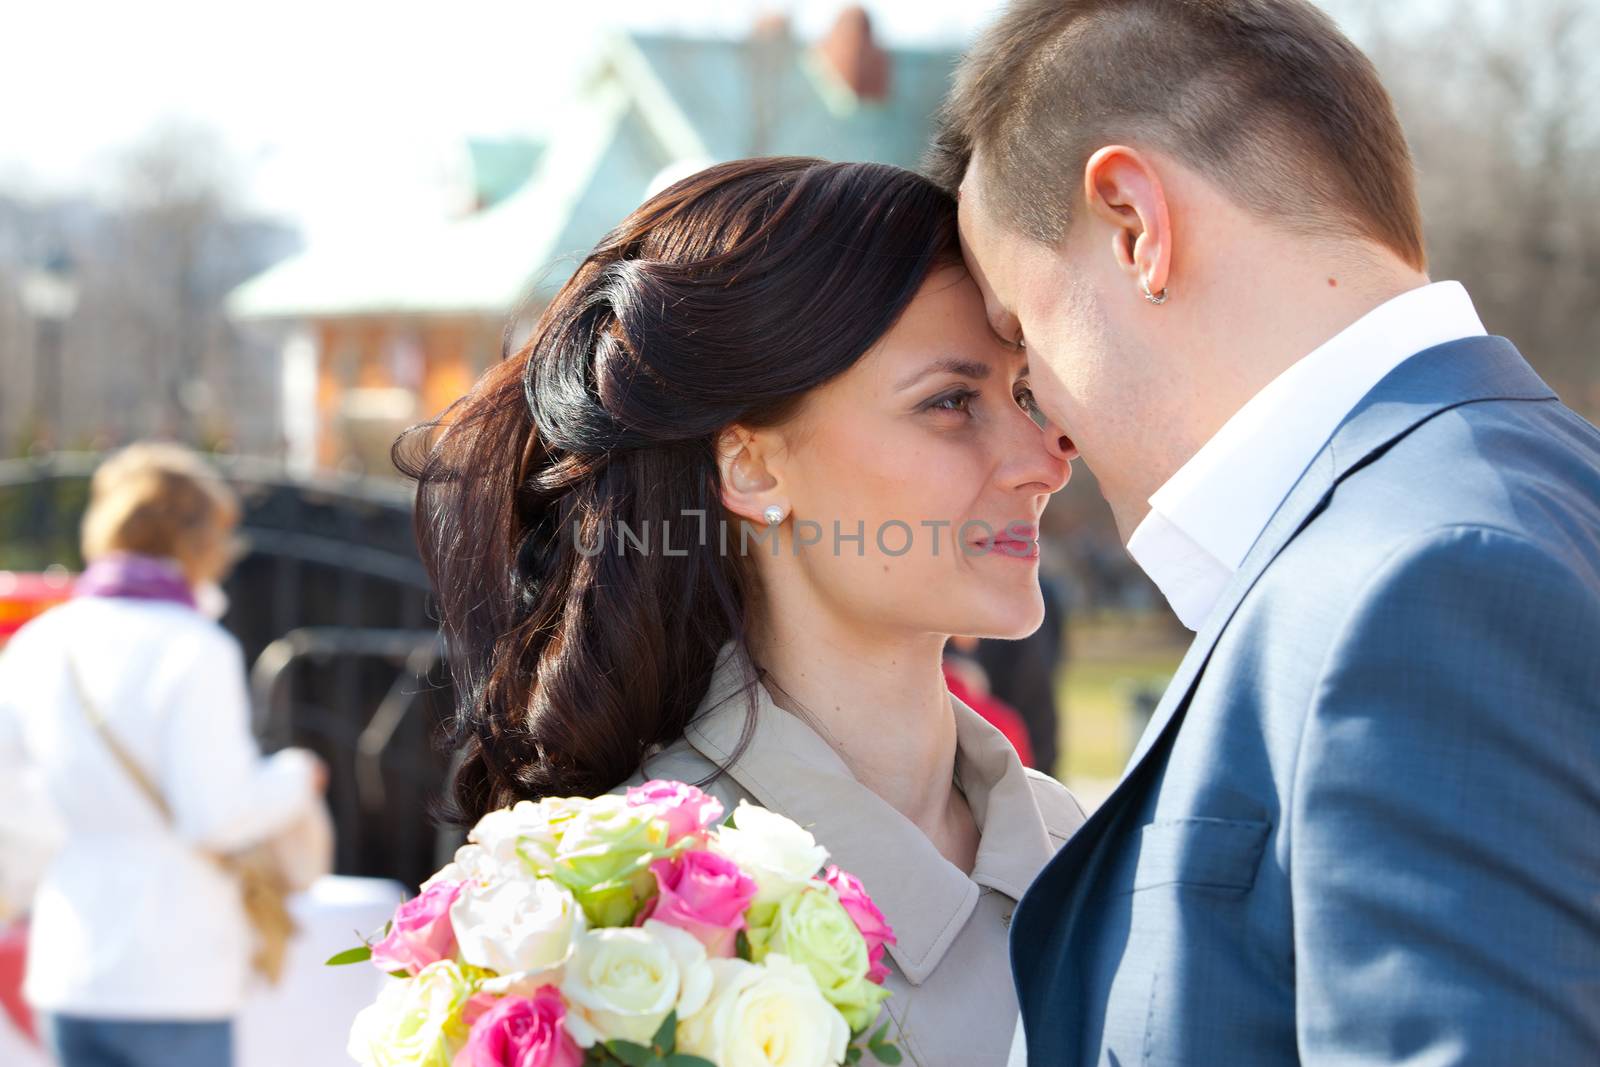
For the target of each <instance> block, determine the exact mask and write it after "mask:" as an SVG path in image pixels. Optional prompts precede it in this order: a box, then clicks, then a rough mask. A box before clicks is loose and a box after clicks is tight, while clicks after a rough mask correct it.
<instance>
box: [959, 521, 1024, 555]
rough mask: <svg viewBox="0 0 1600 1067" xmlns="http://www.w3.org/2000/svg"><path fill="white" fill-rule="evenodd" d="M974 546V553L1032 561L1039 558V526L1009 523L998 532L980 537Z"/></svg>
mask: <svg viewBox="0 0 1600 1067" xmlns="http://www.w3.org/2000/svg"><path fill="white" fill-rule="evenodd" d="M972 546H973V548H974V549H975V551H974V553H973V554H974V555H979V556H1001V557H1003V558H1007V559H1016V560H1022V561H1023V562H1031V561H1033V560H1036V559H1038V558H1039V528H1038V527H1037V526H1025V525H1022V524H1021V523H1017V524H1013V525H1007V526H1005V527H1003V528H1001V530H1000V531H999V532H998V533H995V534H992V535H990V536H988V537H980V538H978V539H977V540H975V541H973V542H972Z"/></svg>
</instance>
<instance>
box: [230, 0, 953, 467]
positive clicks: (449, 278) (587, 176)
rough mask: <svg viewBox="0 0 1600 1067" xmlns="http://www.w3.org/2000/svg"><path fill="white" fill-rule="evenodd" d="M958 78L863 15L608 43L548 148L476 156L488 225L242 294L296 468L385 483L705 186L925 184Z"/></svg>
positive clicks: (373, 252) (483, 145)
mask: <svg viewBox="0 0 1600 1067" xmlns="http://www.w3.org/2000/svg"><path fill="white" fill-rule="evenodd" d="M956 58H957V56H956V53H954V52H950V51H935V50H914V49H890V48H885V47H882V46H880V45H879V44H878V43H877V42H876V41H875V40H874V39H873V36H872V29H871V24H870V21H869V20H868V18H867V15H866V13H865V12H864V11H863V10H862V9H861V8H859V7H850V8H847V9H845V10H844V11H843V12H841V14H840V16H839V18H838V20H837V21H836V22H835V24H834V26H833V29H832V30H831V31H830V32H829V33H828V34H827V35H826V36H825V37H824V38H823V39H822V40H821V41H818V42H815V43H805V42H799V41H796V40H795V39H794V38H793V36H792V35H791V34H790V32H789V30H788V27H787V25H786V23H784V22H783V21H781V20H778V19H766V20H763V21H762V22H760V23H758V24H757V25H756V27H755V28H754V30H753V32H752V33H751V34H750V35H749V36H748V37H745V38H741V39H700V38H684V37H669V36H654V35H641V34H624V35H618V36H615V37H613V38H611V39H610V40H608V41H607V42H606V44H605V46H604V48H603V49H602V51H601V54H600V57H599V60H598V62H597V63H596V65H595V66H594V68H593V69H592V70H591V71H590V73H589V75H588V76H587V77H586V78H584V79H583V80H582V82H581V84H580V85H579V86H577V87H576V88H575V90H574V92H573V94H572V96H571V98H570V100H568V101H566V102H565V103H564V104H563V108H562V115H561V117H560V119H559V121H558V122H557V123H556V124H555V126H554V127H553V128H552V129H551V130H549V132H548V134H547V135H546V136H545V137H543V138H542V139H540V140H539V141H532V140H529V141H506V142H475V143H471V144H469V145H467V146H466V147H467V151H468V155H469V158H470V161H471V165H472V171H473V185H474V203H475V210H473V211H472V212H470V213H469V214H467V215H465V216H463V217H460V218H456V219H452V220H444V221H441V220H430V219H417V220H396V222H395V225H394V226H393V227H392V232H391V234H390V235H389V238H388V239H387V240H385V242H384V243H383V244H382V245H381V246H378V245H375V244H364V245H361V246H359V247H358V246H351V245H345V246H340V247H322V248H319V247H316V246H315V245H313V246H312V247H310V248H308V249H306V250H305V251H304V252H302V253H301V254H299V255H296V256H294V257H292V258H290V259H287V260H285V261H283V262H281V263H279V264H277V265H276V266H274V267H272V268H271V269H269V270H267V271H265V272H264V273H262V274H260V275H258V276H257V277H255V278H252V279H251V280H249V281H248V282H246V283H245V284H243V285H242V286H240V287H239V288H238V289H237V290H235V291H234V293H233V294H232V295H231V297H230V300H229V308H230V311H231V313H232V314H233V315H234V316H235V317H236V318H238V319H239V320H241V321H244V322H255V323H265V324H272V325H275V326H277V327H279V329H280V332H281V333H282V335H283V343H282V352H281V355H282V378H283V389H282V393H283V397H282V403H283V404H284V421H283V425H284V426H285V427H286V430H287V436H288V439H289V447H290V455H291V458H292V460H293V462H295V464H296V465H297V466H301V467H307V468H316V467H322V468H326V467H337V466H341V465H355V466H364V467H368V468H370V469H374V470H382V469H386V465H387V459H386V457H387V449H388V445H389V443H390V441H392V440H393V437H394V435H395V433H396V432H397V431H398V430H399V429H401V428H403V427H404V426H405V425H407V424H408V423H410V422H414V421H417V420H420V419H422V418H426V417H430V416H432V415H434V414H436V413H437V412H439V411H440V410H442V409H443V408H445V407H446V406H448V404H449V403H450V402H451V401H453V400H454V399H455V398H456V397H458V396H460V395H461V394H462V393H464V392H465V391H466V390H467V389H468V388H469V387H470V386H471V384H472V382H473V381H475V380H476V379H477V377H478V376H479V375H480V374H481V373H482V372H483V371H484V369H486V368H487V367H488V365H489V364H490V363H491V362H492V361H493V360H494V359H497V358H499V356H500V354H501V349H502V342H503V337H504V336H506V335H508V334H509V336H511V337H512V338H513V339H515V338H516V336H517V334H518V332H519V331H521V332H524V333H525V331H526V329H527V328H528V327H529V325H531V323H532V322H533V320H534V319H536V318H537V315H538V312H539V311H540V310H541V309H542V307H543V305H544V304H545V303H546V302H547V301H548V300H549V298H550V296H551V295H552V294H553V293H554V292H555V291H556V290H557V289H558V288H559V287H560V286H561V284H562V283H563V282H564V281H565V280H566V278H567V277H568V276H569V275H570V274H571V272H572V270H573V269H574V268H575V267H576V265H577V263H578V262H579V261H580V259H581V258H582V255H583V253H584V252H585V251H586V250H587V249H588V248H590V247H592V246H593V245H594V244H595V242H596V241H597V240H598V239H599V238H600V237H601V236H602V235H604V234H605V232H606V231H607V230H608V229H610V228H611V227H612V226H613V225H615V224H616V223H617V222H619V221H620V220H621V219H622V218H623V217H624V216H626V215H627V214H628V212H630V211H631V210H633V208H635V207H637V206H638V204H639V203H640V202H641V201H642V200H643V199H645V198H646V196H647V195H648V194H650V193H652V192H654V191H655V190H657V189H659V188H661V187H663V186H665V185H667V184H669V183H670V182H671V181H674V180H676V179H677V178H679V177H682V176H684V175H685V174H688V173H690V172H692V171H693V170H696V169H699V168H700V167H703V166H705V165H707V164H709V163H711V162H714V161H718V160H725V159H735V158H739V157H742V156H752V155H817V156H823V157H826V158H830V159H863V160H875V161H880V162H887V163H895V164H899V165H901V166H915V165H916V164H917V162H918V160H919V159H920V157H921V156H922V153H923V151H924V149H925V147H926V146H927V144H928V141H929V138H930V136H931V135H932V132H933V125H934V113H935V111H936V109H937V107H938V105H939V101H940V100H941V99H942V98H943V96H944V93H945V91H946V88H947V85H948V81H949V77H950V73H951V71H952V70H953V68H954V65H955V61H956ZM508 323H510V329H509V331H508V329H507V324H508Z"/></svg>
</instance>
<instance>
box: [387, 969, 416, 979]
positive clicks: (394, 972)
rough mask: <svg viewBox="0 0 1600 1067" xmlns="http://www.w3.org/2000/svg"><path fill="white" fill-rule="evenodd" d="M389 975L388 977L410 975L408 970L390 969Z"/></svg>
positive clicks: (406, 976) (405, 976)
mask: <svg viewBox="0 0 1600 1067" xmlns="http://www.w3.org/2000/svg"><path fill="white" fill-rule="evenodd" d="M389 977H390V978H410V977H411V972H410V971H390V972H389Z"/></svg>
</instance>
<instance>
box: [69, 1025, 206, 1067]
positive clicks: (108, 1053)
mask: <svg viewBox="0 0 1600 1067" xmlns="http://www.w3.org/2000/svg"><path fill="white" fill-rule="evenodd" d="M39 1036H40V1037H41V1038H42V1039H43V1040H44V1043H45V1047H46V1048H48V1049H49V1050H50V1052H51V1054H52V1055H54V1056H55V1058H56V1062H57V1063H59V1064H60V1065H61V1067H233V1021H232V1020H231V1019H224V1020H220V1021H217V1022H157V1021H144V1020H132V1019H94V1018H83V1017H79V1016H74V1015H45V1016H42V1017H41V1018H40V1019H39Z"/></svg>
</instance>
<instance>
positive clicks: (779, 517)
mask: <svg viewBox="0 0 1600 1067" xmlns="http://www.w3.org/2000/svg"><path fill="white" fill-rule="evenodd" d="M761 517H762V518H763V519H766V520H767V525H768V526H776V525H778V523H780V522H782V521H783V509H782V508H780V507H779V506H778V505H776V504H772V505H769V506H768V507H767V510H766V511H763V512H762V513H761Z"/></svg>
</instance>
